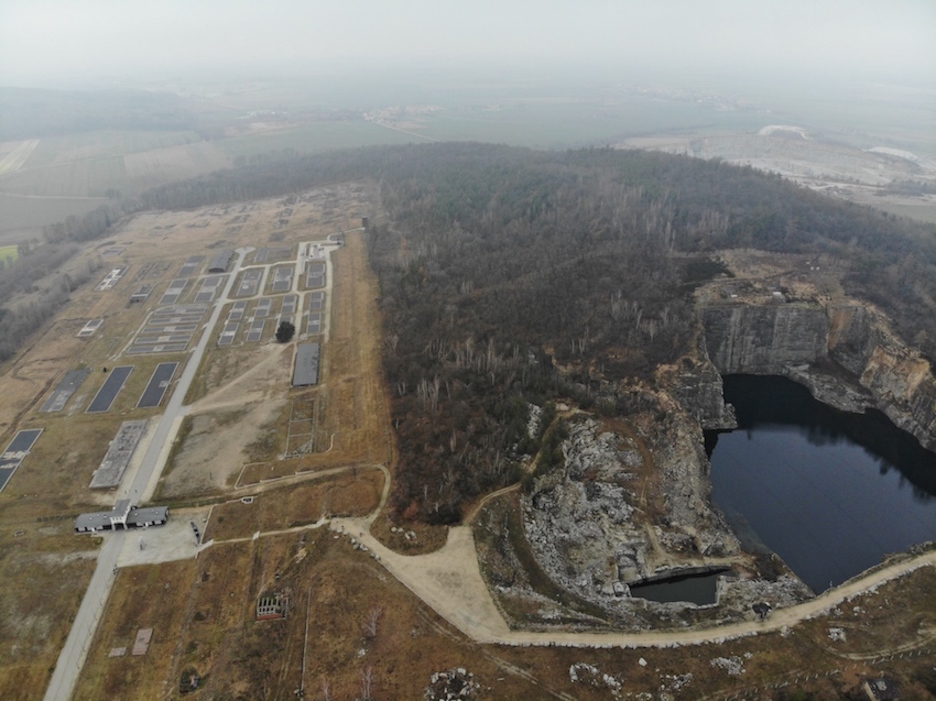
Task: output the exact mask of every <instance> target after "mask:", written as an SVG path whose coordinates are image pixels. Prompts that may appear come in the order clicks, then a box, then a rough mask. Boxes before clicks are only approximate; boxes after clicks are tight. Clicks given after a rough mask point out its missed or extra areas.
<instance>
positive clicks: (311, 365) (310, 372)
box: [292, 343, 320, 387]
mask: <svg viewBox="0 0 936 701" xmlns="http://www.w3.org/2000/svg"><path fill="white" fill-rule="evenodd" d="M319 349H320V347H319V344H318V343H300V344H299V345H298V346H297V347H296V367H295V369H294V370H293V381H292V383H293V387H307V386H308V385H317V384H318V375H319V352H320V350H319Z"/></svg>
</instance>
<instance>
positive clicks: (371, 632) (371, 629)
mask: <svg viewBox="0 0 936 701" xmlns="http://www.w3.org/2000/svg"><path fill="white" fill-rule="evenodd" d="M382 615H383V606H375V607H374V608H372V609H371V610H370V613H368V614H367V618H366V619H365V620H364V623H363V624H362V625H361V629H362V630H363V632H364V637H365V638H376V637H377V625H378V623H380V617H381V616H382Z"/></svg>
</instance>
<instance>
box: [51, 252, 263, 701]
mask: <svg viewBox="0 0 936 701" xmlns="http://www.w3.org/2000/svg"><path fill="white" fill-rule="evenodd" d="M251 250H253V249H251V248H239V249H237V261H236V263H235V265H234V272H233V273H232V274H231V275H229V276H228V281H227V284H226V285H225V286H224V291H223V293H222V294H221V295H219V297H218V300H217V301H216V302H215V305H214V310H213V311H212V312H211V317H210V318H209V319H208V322H207V323H206V324H205V328H204V330H203V331H202V335H201V339H200V340H199V341H198V345H196V346H195V348H194V349H193V351H192V355H191V357H190V358H189V361H188V363H186V365H185V370H184V371H183V372H182V376H181V377H180V378H179V383H178V384H177V385H176V388H175V391H174V392H173V393H172V397H171V398H170V399H169V404H168V405H167V406H166V411H165V413H164V414H163V415H162V418H160V420H159V425H158V426H157V428H156V433H155V434H154V436H153V440H151V441H150V444H149V447H148V448H147V450H146V455H145V456H144V457H143V461H142V463H141V464H140V468H139V469H138V470H137V473H136V475H135V476H134V478H133V481H132V482H131V484H130V486H129V487H126V488H123V489H121V490H120V491H119V492H118V496H117V498H118V499H127V498H129V499H131V501H132V502H133V503H134V504H136V503H139V502H141V501H144V500H145V499H146V498H148V496H149V494H150V493H151V492H152V489H153V488H154V487H155V484H156V482H157V481H158V479H159V475H160V473H161V472H162V470H163V467H164V466H165V461H166V457H167V456H168V454H169V441H170V437H171V431H172V424H173V423H174V422H175V420H176V418H177V417H178V416H181V415H182V414H183V413H184V412H183V407H182V403H183V402H184V401H185V395H186V394H187V393H188V389H189V386H190V385H191V384H192V380H193V379H194V378H195V373H196V372H197V371H198V366H199V365H200V364H201V359H202V355H203V354H204V352H205V348H207V347H208V339H209V338H210V337H211V334H212V331H213V330H214V327H215V324H216V323H217V322H218V318H219V317H220V316H221V310H222V309H223V308H224V305H225V304H226V302H227V300H228V295H229V294H230V293H231V288H232V287H233V286H234V280H235V278H236V277H237V271H238V270H240V266H241V263H242V262H243V261H244V256H245V255H247V253H249V252H250V251H251ZM128 535H130V534H128V533H127V532H126V531H112V532H109V533H106V534H104V544H103V545H102V546H101V551H100V554H99V555H98V559H97V567H96V568H95V570H94V574H93V575H92V576H91V582H90V583H89V584H88V589H87V591H86V592H85V595H84V598H83V599H82V600H81V606H80V607H79V608H78V614H77V615H76V616H75V620H74V622H73V623H72V627H71V631H69V633H68V638H67V639H66V640H65V645H64V647H63V648H62V652H61V653H60V654H59V658H58V662H57V663H56V665H55V671H54V672H53V673H52V679H51V680H50V682H49V687H48V689H46V693H45V697H44V699H45V701H68V699H70V698H71V697H72V695H73V694H74V692H75V684H76V683H77V682H78V674H79V672H81V668H82V667H83V666H84V662H85V659H86V658H87V656H88V648H90V646H91V641H92V639H93V638H94V632H95V631H96V630H97V624H98V621H100V619H101V615H102V614H103V612H104V605H105V604H106V603H107V597H108V596H109V595H110V590H111V587H112V586H113V584H114V578H115V576H116V574H117V557H118V556H119V555H120V551H121V550H122V549H123V546H124V540H125V539H126V538H127V537H128Z"/></svg>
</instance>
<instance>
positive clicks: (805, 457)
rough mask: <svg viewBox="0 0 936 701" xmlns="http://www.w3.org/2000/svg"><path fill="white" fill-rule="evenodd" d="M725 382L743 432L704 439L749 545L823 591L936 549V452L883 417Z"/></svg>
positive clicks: (720, 501) (759, 383)
mask: <svg viewBox="0 0 936 701" xmlns="http://www.w3.org/2000/svg"><path fill="white" fill-rule="evenodd" d="M724 385H725V400H726V401H727V402H730V403H731V404H733V405H734V406H735V409H736V412H737V418H738V428H737V429H736V430H734V431H730V432H707V433H706V444H707V446H706V447H707V449H708V450H709V453H710V456H711V462H712V475H711V478H712V499H713V501H714V502H715V504H716V505H717V506H718V508H720V509H721V511H722V512H723V513H724V514H725V516H726V517H727V519H728V521H729V523H730V524H731V526H732V528H734V530H735V532H736V533H737V535H738V537H739V538H741V540H742V542H743V543H744V546H745V548H747V549H749V550H764V549H767V550H772V551H773V552H775V553H777V554H778V555H779V556H780V557H781V558H783V560H784V561H785V562H786V564H787V565H788V566H789V567H790V568H791V569H792V570H793V571H794V572H795V573H796V574H797V575H798V576H799V577H800V578H801V579H802V580H803V581H805V582H806V583H807V584H808V585H809V586H810V587H811V588H812V589H813V590H814V591H815V592H816V593H819V592H822V591H824V590H825V589H827V588H829V586H831V585H837V584H841V583H842V582H844V581H845V580H847V579H850V578H851V577H854V576H855V575H857V574H859V573H860V572H862V571H863V570H865V569H867V568H869V567H872V566H874V565H876V564H877V563H879V562H880V561H881V560H882V559H883V557H884V556H885V555H887V554H888V553H896V552H900V551H904V550H907V549H908V548H910V547H911V546H913V545H916V544H919V543H922V542H925V541H928V540H936V454H934V453H931V452H929V451H927V450H924V449H923V448H922V447H921V446H920V444H919V443H918V442H917V440H916V439H915V438H913V437H912V436H910V435H908V434H906V433H904V432H902V431H900V430H899V429H897V428H896V427H895V426H894V425H893V424H891V423H890V421H889V420H888V419H887V418H886V417H885V416H884V415H883V414H880V413H878V412H873V411H872V412H869V413H868V414H864V415H856V414H846V413H843V412H839V411H836V410H835V409H832V408H830V407H828V406H826V405H824V404H821V403H819V402H817V401H815V400H814V399H813V398H812V396H811V395H810V394H809V391H808V390H807V389H806V388H804V387H802V386H800V385H798V384H796V383H794V382H792V381H790V380H787V379H785V378H780V377H760V376H752V375H729V376H727V377H725V378H724Z"/></svg>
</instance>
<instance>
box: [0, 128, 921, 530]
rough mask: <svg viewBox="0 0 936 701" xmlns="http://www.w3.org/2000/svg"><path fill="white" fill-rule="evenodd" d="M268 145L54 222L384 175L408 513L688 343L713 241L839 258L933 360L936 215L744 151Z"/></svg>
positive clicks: (376, 256)
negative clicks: (903, 211) (567, 407)
mask: <svg viewBox="0 0 936 701" xmlns="http://www.w3.org/2000/svg"><path fill="white" fill-rule="evenodd" d="M258 160H259V162H251V163H250V164H247V165H244V166H243V167H239V168H235V169H232V170H226V171H221V172H218V173H213V174H211V175H206V176H202V177H199V178H195V179H192V180H188V181H184V182H179V183H174V184H170V185H165V186H162V187H159V188H156V189H154V190H151V191H148V192H146V193H144V194H143V195H141V196H140V197H138V198H136V199H133V200H124V201H117V202H115V203H112V204H111V205H109V206H107V207H102V208H101V209H99V210H97V211H95V212H92V213H90V214H88V215H86V216H84V217H73V218H70V219H69V220H68V221H66V222H64V223H62V224H60V225H56V226H54V227H49V228H48V229H47V231H46V239H47V241H49V245H57V246H62V245H66V244H69V243H72V242H80V241H86V240H90V239H93V238H96V237H98V236H100V235H102V234H103V233H104V232H106V231H107V230H108V227H109V226H111V225H112V224H113V222H115V221H117V220H118V219H119V218H121V217H122V216H125V215H129V214H133V213H135V212H138V211H142V210H147V209H188V208H195V207H201V206H205V205H212V204H219V203H226V202H236V201H240V200H245V199H260V198H265V197H273V196H281V195H286V194H293V193H298V192H302V191H306V190H308V189H310V188H313V187H316V186H319V185H324V184H331V183H336V182H342V181H351V180H361V179H371V180H372V181H374V182H377V183H378V184H379V186H380V193H381V197H382V203H383V208H384V213H385V216H375V217H374V224H373V225H372V227H371V231H370V232H369V235H368V246H369V253H370V256H371V261H372V264H373V266H374V268H375V270H376V271H377V273H378V275H379V277H380V285H381V294H382V298H381V305H382V310H383V317H384V322H385V324H386V326H385V338H386V343H385V350H384V360H385V368H386V372H387V379H388V383H389V386H390V388H391V391H392V393H393V396H394V401H393V418H394V425H395V427H396V429H397V433H398V438H399V441H398V444H399V447H400V465H399V466H398V470H397V473H396V479H395V481H394V490H395V491H394V494H393V505H394V507H395V508H396V510H397V512H398V513H399V514H400V515H402V516H406V517H413V518H421V519H425V520H428V521H439V522H451V521H455V520H457V519H458V518H459V517H460V513H461V508H462V506H463V504H464V503H465V502H466V501H467V500H471V499H473V498H475V497H477V496H478V495H480V494H481V493H483V492H485V491H487V490H490V489H493V488H495V487H497V486H499V485H502V484H506V483H508V482H510V481H512V480H514V479H516V476H517V462H518V459H519V458H520V456H521V455H523V454H533V453H535V452H536V451H537V450H538V448H539V440H540V438H538V437H534V438H530V437H529V436H528V435H527V418H528V410H527V408H528V402H534V403H537V404H545V403H547V402H549V401H550V400H554V399H556V398H558V397H561V396H569V395H574V397H575V399H576V401H580V402H583V403H586V404H588V403H589V402H592V401H595V394H594V390H595V389H596V388H597V387H598V386H599V384H600V380H602V379H604V380H614V379H616V378H622V377H646V378H649V377H650V376H651V375H652V372H653V370H654V368H656V367H657V366H658V365H659V364H660V363H662V362H672V361H674V360H677V359H678V358H680V357H681V356H682V355H683V354H685V353H686V352H687V351H688V350H689V349H690V344H692V343H694V342H695V338H696V321H695V318H694V314H693V309H692V304H691V300H690V299H689V297H688V296H687V289H688V286H689V285H690V284H691V283H694V282H698V281H699V271H703V272H704V273H705V274H708V275H711V274H714V272H715V271H717V270H718V269H719V267H718V264H717V262H715V261H712V260H710V259H709V257H710V255H711V254H712V253H713V252H714V251H716V250H719V249H724V248H732V247H750V248H757V249H761V250H766V251H776V252H791V253H792V252H796V253H808V254H810V255H820V254H821V255H824V256H826V257H828V258H831V259H833V260H835V261H836V263H837V265H838V266H839V267H840V268H841V269H842V270H844V271H845V285H846V291H847V292H849V293H850V294H852V295H855V296H857V297H859V298H864V299H868V300H871V301H873V302H875V303H877V304H879V305H881V306H882V307H884V309H885V310H886V311H887V312H888V313H889V314H890V315H891V317H892V318H893V319H894V321H895V324H896V327H897V329H898V331H899V332H900V333H902V335H903V336H904V338H905V339H907V340H908V342H910V343H914V344H916V345H917V346H918V347H919V348H921V350H923V351H924V352H925V353H927V354H928V355H929V357H930V358H936V309H934V305H936V301H934V300H936V227H934V226H932V225H926V224H920V223H916V222H912V221H909V220H905V219H898V218H895V217H892V216H889V215H886V214H882V213H880V212H878V211H876V210H874V209H871V208H869V207H862V206H858V205H853V204H849V203H846V202H841V201H837V200H832V199H830V198H827V197H825V196H822V195H819V194H816V193H813V192H811V191H808V190H806V189H804V188H802V187H799V186H797V185H795V184H793V183H790V182H787V181H785V180H783V179H781V178H780V177H778V176H774V175H768V174H764V173H761V172H759V171H756V170H754V169H751V168H740V167H736V166H731V165H728V164H725V163H722V162H718V161H700V160H695V159H691V158H688V157H684V156H673V155H667V154H659V153H647V152H640V151H617V150H612V149H588V150H580V151H566V152H537V151H529V150H526V149H519V148H508V147H502V146H490V145H481V144H458V143H449V144H431V145H410V146H399V147H377V148H368V149H357V150H348V151H335V152H330V153H324V154H318V155H314V156H301V157H300V156H296V155H295V154H292V153H279V154H273V155H271V156H269V157H267V158H265V159H258ZM31 257H32V256H27V259H28V258H31ZM15 265H18V263H17V264H15ZM15 265H14V267H15ZM704 276H705V275H702V277H703V278H704ZM2 323H3V320H0V326H2ZM0 332H2V328H0ZM601 401H604V399H602V400H601ZM609 408H611V407H609ZM537 435H538V434H537ZM547 452H554V447H553V448H551V449H550V451H547Z"/></svg>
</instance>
